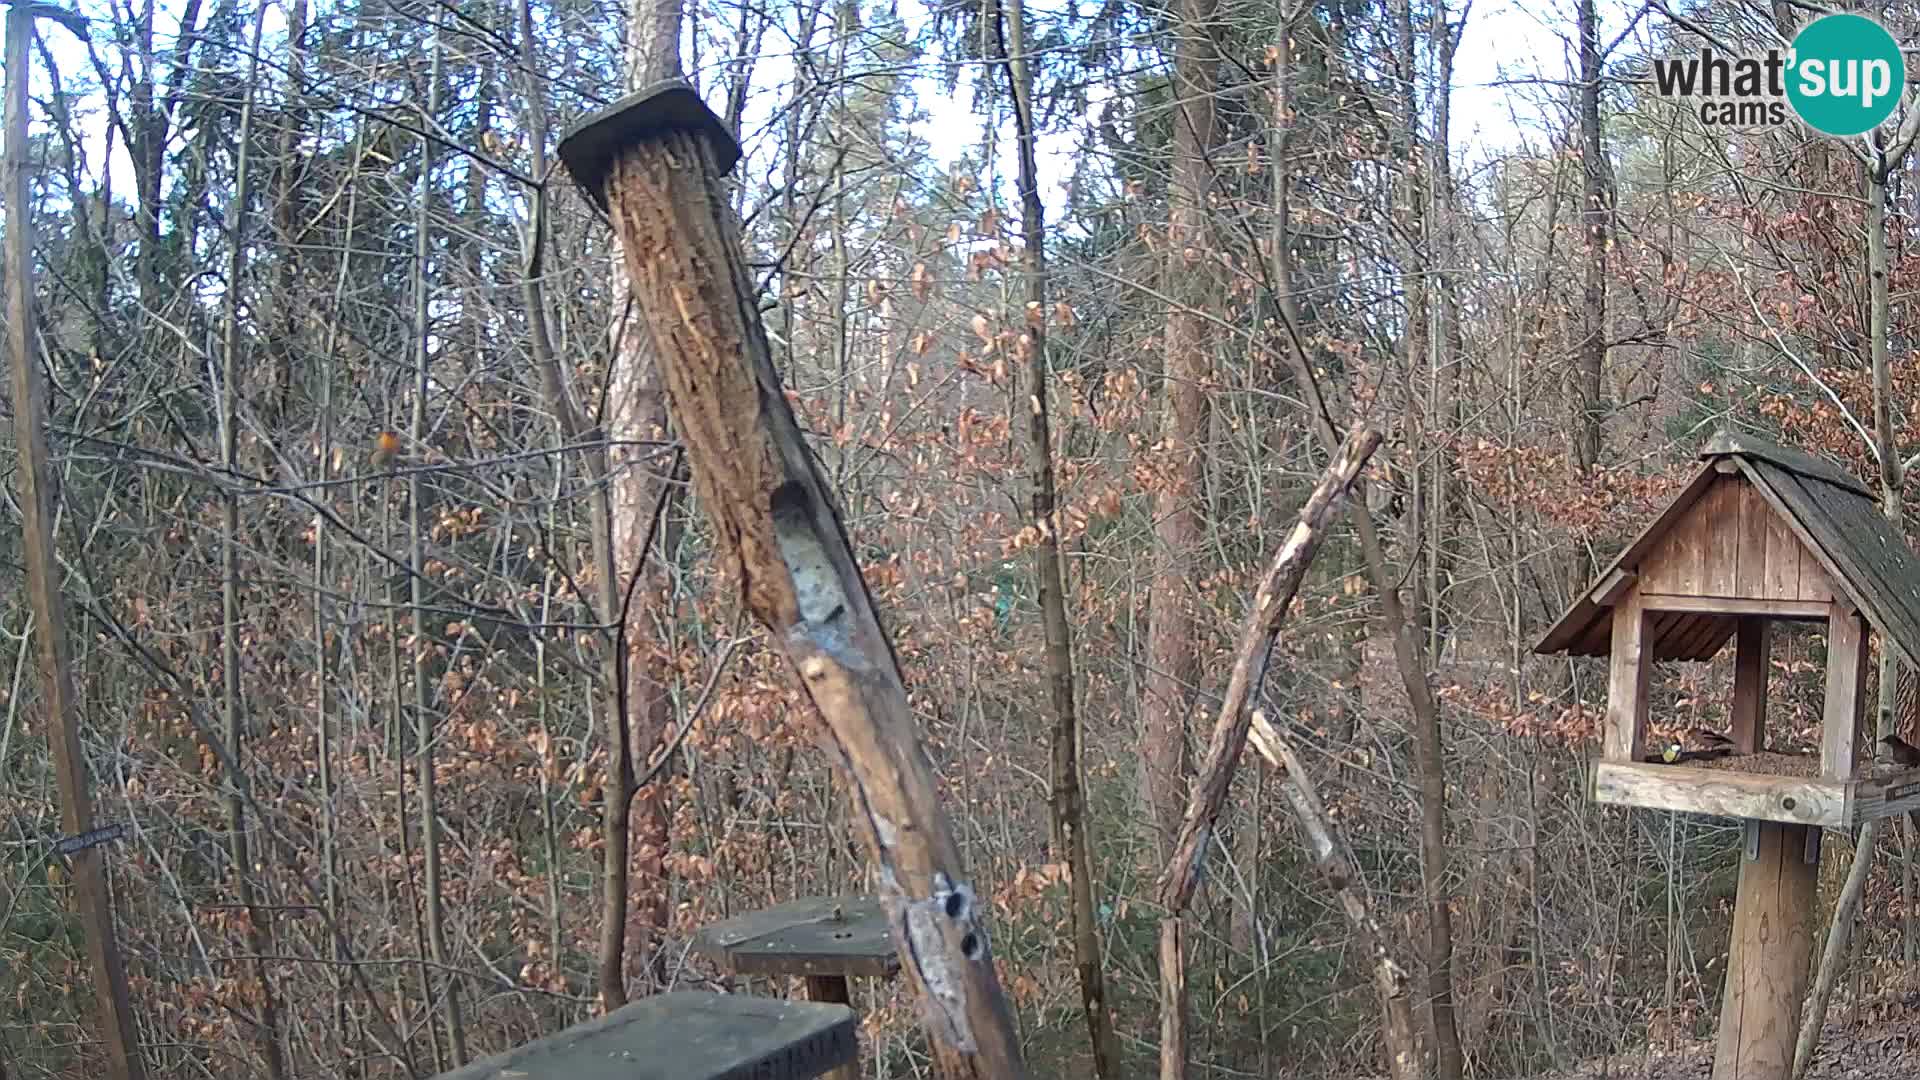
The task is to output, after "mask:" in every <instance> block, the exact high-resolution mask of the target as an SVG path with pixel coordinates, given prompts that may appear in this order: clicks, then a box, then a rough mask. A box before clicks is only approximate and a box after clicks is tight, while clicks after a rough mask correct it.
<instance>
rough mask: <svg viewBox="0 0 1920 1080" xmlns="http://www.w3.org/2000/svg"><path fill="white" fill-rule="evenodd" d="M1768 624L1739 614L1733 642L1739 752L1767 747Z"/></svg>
mask: <svg viewBox="0 0 1920 1080" xmlns="http://www.w3.org/2000/svg"><path fill="white" fill-rule="evenodd" d="M1772 625H1773V624H1771V623H1769V622H1768V621H1767V620H1766V619H1764V618H1762V617H1760V616H1756V615H1742V616H1740V621H1739V623H1738V624H1737V626H1736V628H1735V630H1734V644H1733V747H1734V750H1735V751H1737V752H1738V753H1742V754H1757V753H1759V752H1760V751H1762V750H1765V749H1766V748H1767V672H1768V670H1769V669H1768V667H1767V650H1768V647H1769V645H1770V644H1771V643H1770V641H1769V638H1770V637H1771V636H1772V635H1771V634H1770V633H1769V632H1768V631H1769V630H1770V629H1771V628H1772Z"/></svg>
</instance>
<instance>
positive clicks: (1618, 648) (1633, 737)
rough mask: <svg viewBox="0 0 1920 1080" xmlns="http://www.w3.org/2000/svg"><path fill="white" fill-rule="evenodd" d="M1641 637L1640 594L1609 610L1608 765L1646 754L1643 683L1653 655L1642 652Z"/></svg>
mask: <svg viewBox="0 0 1920 1080" xmlns="http://www.w3.org/2000/svg"><path fill="white" fill-rule="evenodd" d="M1645 633H1646V619H1645V618H1644V617H1643V615H1642V613H1641V611H1640V594H1639V593H1638V592H1628V593H1627V595H1626V596H1624V597H1621V599H1620V602H1619V603H1618V604H1615V605H1614V608H1613V647H1612V650H1611V653H1612V659H1611V662H1610V664H1609V666H1608V677H1607V738H1606V756H1607V759H1608V760H1610V761H1637V760H1639V758H1640V757H1641V756H1642V755H1643V754H1644V753H1645V752H1646V750H1645V746H1646V727H1647V725H1646V719H1647V680H1648V678H1649V676H1650V675H1651V673H1652V668H1653V654H1652V652H1651V651H1650V650H1645V649H1643V648H1642V642H1643V641H1644V639H1645Z"/></svg>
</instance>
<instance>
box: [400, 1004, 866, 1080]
mask: <svg viewBox="0 0 1920 1080" xmlns="http://www.w3.org/2000/svg"><path fill="white" fill-rule="evenodd" d="M854 1025H855V1018H854V1015H853V1010H852V1009H849V1008H847V1007H846V1006H844V1005H823V1004H816V1003H814V1002H806V1001H777V1000H774V999H771V998H760V997H748V996H746V995H744V994H705V993H696V992H691V991H676V992H674V993H670V994H655V995H653V996H652V997H648V998H642V999H641V1000H639V1001H636V1002H634V1003H632V1004H631V1005H627V1006H624V1007H622V1008H619V1009H616V1010H614V1011H613V1012H611V1013H608V1014H607V1015H605V1016H601V1017H597V1018H595V1019H592V1020H588V1021H587V1022H585V1023H582V1024H575V1025H574V1026H572V1027H570V1028H567V1029H565V1030H564V1031H560V1032H556V1033H555V1034H552V1035H548V1036H547V1037H545V1038H542V1039H536V1040H534V1041H533V1042H530V1043H527V1044H526V1045H525V1046H521V1047H518V1048H516V1049H513V1050H509V1051H507V1052H506V1053H504V1054H498V1055H495V1056H494V1057H490V1058H487V1059H485V1060H484V1061H476V1062H474V1063H472V1064H471V1065H468V1066H466V1067H465V1068H460V1069H455V1070H454V1071H452V1072H448V1073H441V1074H440V1075H439V1076H438V1077H436V1078H435V1080H812V1078H814V1077H817V1076H822V1075H825V1074H826V1073H827V1072H828V1071H829V1070H832V1069H836V1068H840V1067H842V1066H848V1065H851V1064H852V1063H853V1062H854V1061H855V1060H856V1055H857V1053H858V1051H859V1044H858V1042H857V1041H856V1039H855V1037H854Z"/></svg>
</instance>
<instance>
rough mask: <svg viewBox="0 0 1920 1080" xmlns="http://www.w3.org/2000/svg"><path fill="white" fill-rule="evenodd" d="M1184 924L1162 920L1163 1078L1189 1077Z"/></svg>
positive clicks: (1161, 1011)
mask: <svg viewBox="0 0 1920 1080" xmlns="http://www.w3.org/2000/svg"><path fill="white" fill-rule="evenodd" d="M1181 923H1182V920H1181V919H1179V918H1172V919H1162V920H1160V1076H1161V1078H1162V1080H1166V1078H1167V1077H1183V1076H1185V1075H1187V961H1186V942H1185V940H1184V936H1183V933H1182V931H1183V927H1182V925H1181Z"/></svg>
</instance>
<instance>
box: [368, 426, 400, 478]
mask: <svg viewBox="0 0 1920 1080" xmlns="http://www.w3.org/2000/svg"><path fill="white" fill-rule="evenodd" d="M399 456H400V436H398V435H395V434H394V433H393V432H391V431H383V432H381V433H380V434H379V436H378V437H377V438H375V439H374V441H373V453H371V454H369V455H367V465H368V466H369V467H371V468H372V469H373V471H375V472H385V471H386V470H388V469H390V468H392V467H393V463H394V460H395V459H396V458H398V457H399Z"/></svg>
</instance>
